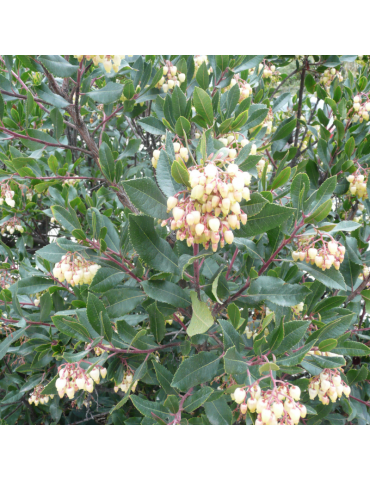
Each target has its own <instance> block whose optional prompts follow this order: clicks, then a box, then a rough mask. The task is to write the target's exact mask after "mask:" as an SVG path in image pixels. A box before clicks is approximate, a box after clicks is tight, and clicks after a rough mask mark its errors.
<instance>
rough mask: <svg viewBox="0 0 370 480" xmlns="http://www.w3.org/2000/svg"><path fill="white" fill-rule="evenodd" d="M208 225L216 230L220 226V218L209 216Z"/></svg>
mask: <svg viewBox="0 0 370 480" xmlns="http://www.w3.org/2000/svg"><path fill="white" fill-rule="evenodd" d="M208 225H209V228H210V229H211V230H212V231H213V232H218V230H219V228H220V220H219V219H218V218H211V220H209V222H208Z"/></svg>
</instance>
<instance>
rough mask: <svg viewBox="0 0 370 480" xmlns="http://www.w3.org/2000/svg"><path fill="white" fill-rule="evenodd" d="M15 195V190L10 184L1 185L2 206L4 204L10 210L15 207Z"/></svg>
mask: <svg viewBox="0 0 370 480" xmlns="http://www.w3.org/2000/svg"><path fill="white" fill-rule="evenodd" d="M14 195H15V192H14V190H12V189H11V187H10V186H9V184H8V183H2V184H1V192H0V205H3V204H4V202H5V203H6V204H7V205H9V207H10V208H14V207H15V200H13V198H14Z"/></svg>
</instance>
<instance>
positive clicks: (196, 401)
mask: <svg viewBox="0 0 370 480" xmlns="http://www.w3.org/2000/svg"><path fill="white" fill-rule="evenodd" d="M203 65H204V64H203ZM212 393H213V389H212V388H211V387H203V388H201V389H200V390H198V391H197V392H195V393H193V394H192V395H191V396H190V397H188V398H187V399H186V400H185V403H184V410H185V411H186V412H188V413H192V412H194V411H195V410H197V409H198V408H199V407H201V406H202V405H203V404H204V403H205V402H206V401H207V400H208V399H209V397H210V396H211V395H212Z"/></svg>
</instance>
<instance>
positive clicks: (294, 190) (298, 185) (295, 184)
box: [290, 173, 310, 208]
mask: <svg viewBox="0 0 370 480" xmlns="http://www.w3.org/2000/svg"><path fill="white" fill-rule="evenodd" d="M303 187H304V189H305V190H304V191H305V195H306V194H307V192H308V191H309V189H310V179H309V178H308V175H307V174H306V173H299V174H298V175H296V176H295V177H294V180H293V181H292V186H291V188H290V196H291V198H292V204H293V207H294V208H298V204H299V195H300V193H301V191H302V189H303Z"/></svg>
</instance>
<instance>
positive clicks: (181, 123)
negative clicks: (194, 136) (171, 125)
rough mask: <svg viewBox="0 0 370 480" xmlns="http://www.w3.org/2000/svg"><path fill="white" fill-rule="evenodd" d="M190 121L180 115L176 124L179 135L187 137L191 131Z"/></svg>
mask: <svg viewBox="0 0 370 480" xmlns="http://www.w3.org/2000/svg"><path fill="white" fill-rule="evenodd" d="M190 127H191V126H190V122H189V120H187V119H186V118H184V117H180V118H179V119H178V120H177V122H176V126H175V132H176V133H177V135H178V136H179V137H182V138H185V136H187V135H189V132H190Z"/></svg>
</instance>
